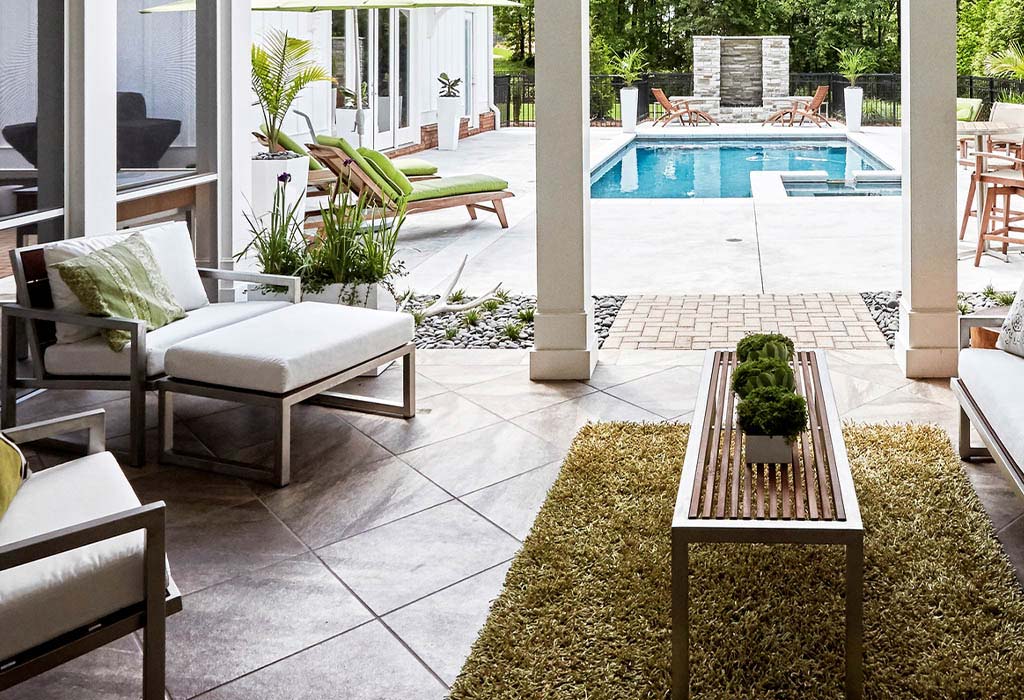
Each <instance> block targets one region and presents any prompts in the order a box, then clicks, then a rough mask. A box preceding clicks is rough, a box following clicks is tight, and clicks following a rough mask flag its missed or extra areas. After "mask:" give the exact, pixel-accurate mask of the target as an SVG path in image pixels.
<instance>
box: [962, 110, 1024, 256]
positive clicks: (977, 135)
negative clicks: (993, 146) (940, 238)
mask: <svg viewBox="0 0 1024 700" xmlns="http://www.w3.org/2000/svg"><path fill="white" fill-rule="evenodd" d="M1020 133H1024V127H1022V126H1021V125H1020V124H1007V123H1005V122H957V123H956V135H957V138H961V139H965V138H973V139H974V153H975V156H974V173H975V176H977V175H980V174H981V173H984V172H985V156H983V155H978V154H980V153H984V152H986V151H987V150H988V145H987V143H986V141H987V140H988V139H990V138H992V137H993V136H1005V135H1007V134H1020ZM1004 162H1005V161H1004ZM987 193H988V185H987V184H985V183H984V182H980V181H979V182H978V187H977V192H976V194H975V196H974V201H975V202H977V204H976V207H977V212H978V215H977V217H976V221H977V224H976V225H977V232H978V238H979V239H980V238H981V236H982V234H983V233H984V231H982V229H981V219H982V213H983V212H982V207H984V205H985V196H986V194H987ZM967 206H970V203H969V202H968V204H967ZM975 253H976V251H975V250H971V251H970V252H969V253H965V254H964V255H962V256H958V257H957V260H966V259H968V258H973V257H974V256H975ZM985 255H991V256H993V257H995V258H998V259H1000V260H1002V261H1004V262H1009V260H1008V259H1007V257H1006V256H1005V255H1001V254H999V253H996V252H994V251H992V250H990V249H989V245H988V243H986V244H985Z"/></svg>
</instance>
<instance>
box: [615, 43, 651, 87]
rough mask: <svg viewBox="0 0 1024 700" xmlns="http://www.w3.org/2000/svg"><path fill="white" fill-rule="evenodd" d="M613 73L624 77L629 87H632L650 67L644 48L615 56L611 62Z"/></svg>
mask: <svg viewBox="0 0 1024 700" xmlns="http://www.w3.org/2000/svg"><path fill="white" fill-rule="evenodd" d="M610 65H611V69H612V74H613V75H617V76H619V77H620V78H622V79H623V80H624V81H625V83H626V86H627V87H632V86H633V85H635V84H636V82H637V81H638V80H640V78H642V77H644V74H645V73H646V72H647V69H648V68H649V66H648V63H647V57H646V56H645V55H644V50H643V49H633V50H632V51H627V52H626V53H624V54H622V55H620V56H614V57H613V58H612V60H611V62H610Z"/></svg>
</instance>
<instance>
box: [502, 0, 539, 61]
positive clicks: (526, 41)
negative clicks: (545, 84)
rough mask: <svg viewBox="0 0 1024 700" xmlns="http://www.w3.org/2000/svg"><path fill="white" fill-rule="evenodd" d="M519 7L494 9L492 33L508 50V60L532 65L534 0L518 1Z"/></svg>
mask: <svg viewBox="0 0 1024 700" xmlns="http://www.w3.org/2000/svg"><path fill="white" fill-rule="evenodd" d="M520 5H521V6H520V7H496V8H494V33H495V35H496V36H498V37H500V38H501V40H502V43H504V44H505V46H507V47H508V49H509V54H510V56H509V58H510V59H511V60H512V61H515V62H517V63H523V62H527V61H528V60H529V62H530V64H531V65H532V58H533V40H534V35H535V32H536V24H535V22H534V12H533V6H534V0H520Z"/></svg>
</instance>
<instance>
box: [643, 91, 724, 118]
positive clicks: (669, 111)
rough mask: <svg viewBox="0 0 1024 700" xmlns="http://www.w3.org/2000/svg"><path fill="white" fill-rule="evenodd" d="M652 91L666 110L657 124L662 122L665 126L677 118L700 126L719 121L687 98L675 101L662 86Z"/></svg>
mask: <svg viewBox="0 0 1024 700" xmlns="http://www.w3.org/2000/svg"><path fill="white" fill-rule="evenodd" d="M651 92H652V93H653V94H654V99H656V100H657V101H658V104H659V105H661V108H662V109H663V110H665V114H664V115H662V116H661V117H660V118H659V119H658V121H656V122H654V125H655V126H658V125H659V124H660V125H661V126H663V127H665V126H668V125H669V124H671V123H672V122H673V121H674V120H676V119H678V120H679V123H680V124H682V125H683V126H700V125H701V124H708V125H711V124H717V123H718V122H717V121H715V118H714V117H712V116H711V115H710V114H708V113H707V112H705V111H703V110H700V109H696V108H694V107H691V106H690V103H689V102H688V101H686V100H676V101H675V102H673V101H672V100H670V99H669V98H668V95H666V94H665V91H664V90H662V89H661V88H652V89H651Z"/></svg>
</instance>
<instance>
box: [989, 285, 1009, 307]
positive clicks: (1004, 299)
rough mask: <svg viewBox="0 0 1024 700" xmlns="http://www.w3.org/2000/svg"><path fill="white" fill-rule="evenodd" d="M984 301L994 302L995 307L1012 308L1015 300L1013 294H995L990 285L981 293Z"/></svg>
mask: <svg viewBox="0 0 1024 700" xmlns="http://www.w3.org/2000/svg"><path fill="white" fill-rule="evenodd" d="M981 293H982V294H983V295H984V296H985V298H986V299H988V300H989V301H992V302H994V303H995V304H996V305H997V306H1012V305H1013V302H1014V300H1015V299H1016V298H1017V294H1016V293H1015V292H997V291H996V290H995V287H993V286H992V285H991V284H990V285H988V286H987V287H985V289H984V290H982V292H981Z"/></svg>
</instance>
